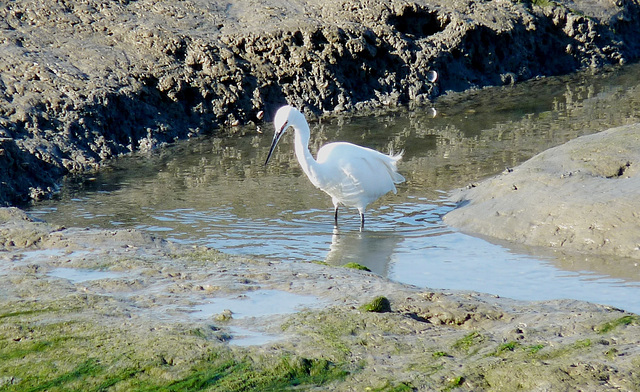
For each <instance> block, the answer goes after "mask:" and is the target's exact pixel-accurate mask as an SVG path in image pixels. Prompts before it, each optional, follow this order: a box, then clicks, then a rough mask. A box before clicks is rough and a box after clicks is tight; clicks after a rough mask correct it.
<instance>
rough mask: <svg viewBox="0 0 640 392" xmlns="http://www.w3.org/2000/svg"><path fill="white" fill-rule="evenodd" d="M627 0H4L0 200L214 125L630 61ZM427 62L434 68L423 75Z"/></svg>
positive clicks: (632, 36) (24, 197)
mask: <svg viewBox="0 0 640 392" xmlns="http://www.w3.org/2000/svg"><path fill="white" fill-rule="evenodd" d="M639 10H640V8H639V5H638V2H637V1H635V0H621V1H615V2H614V1H610V0H596V1H589V2H571V1H566V2H565V1H560V2H546V1H532V2H529V1H523V2H511V1H491V2H477V1H469V0H455V1H449V0H447V1H439V0H434V1H429V2H427V1H398V0H385V1H375V2H362V1H349V0H343V1H337V2H325V3H322V4H318V3H316V2H305V1H287V2H284V3H283V2H281V1H268V0H267V1H262V2H255V1H236V2H233V4H228V3H227V2H218V1H200V0H189V1H182V2H177V3H166V2H160V3H159V2H156V1H152V0H140V1H131V2H129V1H122V2H109V3H105V2H102V1H92V0H89V1H86V2H82V3H75V2H66V3H60V2H57V1H48V0H47V1H20V2H9V3H6V4H4V5H2V6H1V7H0V53H1V54H2V56H0V178H2V186H1V187H0V203H3V204H5V205H7V204H9V205H15V204H16V203H22V202H26V201H29V200H34V199H35V200H38V199H41V198H44V197H48V196H49V195H50V194H51V193H52V192H54V191H55V189H56V184H57V181H58V180H59V179H60V178H61V176H63V175H65V174H68V173H82V172H85V171H87V170H95V169H97V168H98V167H100V165H101V164H102V163H103V162H105V161H106V160H108V159H109V158H112V157H115V156H118V155H120V154H125V153H128V152H131V151H134V150H148V149H152V148H155V147H157V146H161V145H163V144H165V143H170V142H172V141H174V140H175V139H177V138H187V137H190V136H194V135H197V134H200V133H204V132H211V131H213V130H215V129H221V128H222V129H227V130H228V129H229V127H232V126H233V125H234V124H241V123H248V122H251V121H258V120H257V114H258V113H259V112H260V111H262V110H264V112H265V119H266V120H270V116H271V114H272V113H273V112H274V109H275V107H276V106H278V105H280V104H282V103H284V102H289V103H292V104H295V105H298V106H301V107H304V108H305V111H306V112H307V113H308V114H309V115H322V114H323V113H324V112H339V111H345V110H346V111H349V110H351V111H353V110H358V111H363V110H367V109H375V108H377V107H381V106H392V105H396V104H406V103H411V104H424V103H427V102H428V101H429V100H431V99H433V98H435V97H436V96H438V95H440V94H442V93H444V92H447V91H461V90H464V89H468V88H473V87H482V86H487V85H503V84H512V83H516V82H519V81H522V80H527V79H530V78H535V77H538V76H545V75H556V74H561V73H568V72H572V71H575V70H577V69H585V68H592V69H597V68H599V67H602V66H605V65H617V64H622V63H625V62H628V61H630V60H634V59H637V58H638V55H639V53H640V43H639V42H640V41H638V39H637V37H638V36H639V35H640V26H639V25H638V21H639V20H640V11H639ZM431 71H437V73H438V75H439V77H438V80H437V81H436V82H435V83H431V82H430V81H429V75H430V72H431Z"/></svg>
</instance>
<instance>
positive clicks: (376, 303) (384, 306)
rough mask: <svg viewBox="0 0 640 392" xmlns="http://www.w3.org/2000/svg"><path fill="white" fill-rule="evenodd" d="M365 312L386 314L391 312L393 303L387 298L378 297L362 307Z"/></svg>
mask: <svg viewBox="0 0 640 392" xmlns="http://www.w3.org/2000/svg"><path fill="white" fill-rule="evenodd" d="M360 309H361V310H363V311H365V312H375V313H385V312H390V311H391V303H390V302H389V300H388V299H387V298H386V297H382V296H380V297H376V298H374V299H373V301H371V302H369V303H367V304H364V305H362V306H361V307H360Z"/></svg>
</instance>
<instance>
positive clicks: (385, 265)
mask: <svg viewBox="0 0 640 392" xmlns="http://www.w3.org/2000/svg"><path fill="white" fill-rule="evenodd" d="M401 239H402V238H401V237H400V236H399V235H397V234H396V233H394V232H376V231H363V232H340V230H338V229H333V235H332V236H331V247H330V250H329V254H328V255H327V258H326V260H325V261H326V263H327V264H331V265H344V264H347V263H351V262H353V263H358V264H361V265H364V266H365V267H367V268H369V269H370V270H371V271H372V272H374V273H376V274H378V275H382V276H386V275H387V273H388V271H389V262H390V261H391V256H392V255H393V253H394V250H395V248H396V246H397V245H398V243H399V242H400V240H401Z"/></svg>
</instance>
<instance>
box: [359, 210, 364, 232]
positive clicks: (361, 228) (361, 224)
mask: <svg viewBox="0 0 640 392" xmlns="http://www.w3.org/2000/svg"><path fill="white" fill-rule="evenodd" d="M363 229H364V214H363V213H362V212H361V213H360V231H362V230H363Z"/></svg>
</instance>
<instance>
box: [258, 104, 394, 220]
mask: <svg viewBox="0 0 640 392" xmlns="http://www.w3.org/2000/svg"><path fill="white" fill-rule="evenodd" d="M273 124H274V126H275V131H276V132H275V134H274V135H273V142H272V143H271V149H270V150H269V155H267V160H266V161H265V162H264V164H265V166H266V165H267V163H269V158H271V154H272V153H273V150H274V149H275V148H276V145H277V144H278V141H279V140H280V138H281V137H282V135H283V134H284V132H285V131H286V130H287V129H288V128H289V127H292V128H293V130H294V135H295V138H294V145H295V152H296V157H297V158H298V162H299V163H300V166H301V167H302V170H303V171H304V173H305V174H306V175H307V177H309V180H311V183H312V184H313V185H315V186H316V187H317V188H320V189H321V190H322V191H324V192H325V193H327V194H328V195H329V196H331V201H332V202H333V206H334V207H335V213H334V220H335V225H336V226H337V225H338V205H340V204H342V205H344V206H347V207H355V208H357V209H358V212H360V230H362V229H363V228H364V211H365V209H366V208H367V206H368V205H369V204H371V203H372V202H374V201H376V200H378V198H379V197H380V196H382V195H385V194H387V193H388V192H389V191H393V193H396V192H397V191H396V186H395V184H399V183H401V182H403V181H404V177H403V176H402V175H401V174H400V173H398V169H397V167H396V165H397V163H398V161H399V160H400V159H401V158H402V152H401V153H399V154H397V155H394V154H389V155H385V154H383V153H380V152H378V151H375V150H372V149H370V148H366V147H362V146H358V145H355V144H351V143H345V142H337V143H329V144H325V145H324V146H322V148H320V150H319V151H318V159H317V160H316V159H313V156H312V155H311V152H309V135H310V132H309V124H307V120H306V119H305V118H304V115H303V114H302V113H301V112H300V111H299V110H298V109H296V108H294V107H292V106H283V107H281V108H280V109H278V112H277V113H276V117H275V120H274V121H273Z"/></svg>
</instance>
